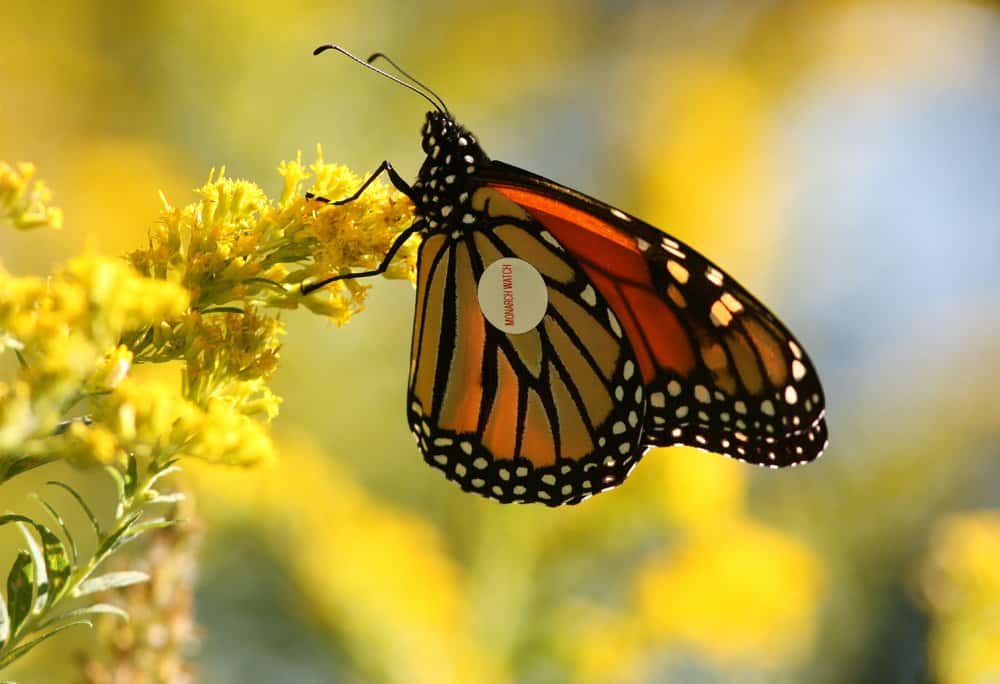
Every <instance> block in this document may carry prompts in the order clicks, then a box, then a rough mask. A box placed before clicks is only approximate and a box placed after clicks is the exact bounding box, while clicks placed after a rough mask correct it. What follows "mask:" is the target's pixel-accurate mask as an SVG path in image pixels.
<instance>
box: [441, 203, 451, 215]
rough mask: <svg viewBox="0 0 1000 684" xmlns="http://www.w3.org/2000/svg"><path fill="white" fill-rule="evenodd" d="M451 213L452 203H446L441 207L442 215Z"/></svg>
mask: <svg viewBox="0 0 1000 684" xmlns="http://www.w3.org/2000/svg"><path fill="white" fill-rule="evenodd" d="M450 213H451V205H450V204H446V205H445V206H443V207H441V215H442V216H448V214H450Z"/></svg>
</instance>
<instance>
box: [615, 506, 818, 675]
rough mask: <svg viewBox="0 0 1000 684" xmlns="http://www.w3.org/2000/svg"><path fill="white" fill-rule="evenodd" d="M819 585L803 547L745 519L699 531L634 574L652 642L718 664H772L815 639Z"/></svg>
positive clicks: (798, 654) (802, 650)
mask: <svg viewBox="0 0 1000 684" xmlns="http://www.w3.org/2000/svg"><path fill="white" fill-rule="evenodd" d="M821 587H822V575H821V571H820V567H819V564H818V562H817V561H816V559H815V558H814V556H813V554H812V553H811V552H810V551H809V549H808V548H806V547H805V546H803V545H801V544H799V543H798V542H796V541H794V540H793V539H791V538H789V537H787V536H785V535H784V534H782V533H780V532H777V531H774V530H770V529H768V528H766V527H763V526H761V525H758V524H756V523H753V522H750V521H748V520H739V521H732V522H730V523H729V524H725V525H720V526H718V527H716V528H714V529H712V530H710V531H703V532H698V533H695V534H693V535H691V536H690V537H689V538H687V539H685V540H682V541H681V542H680V543H679V544H678V546H677V547H676V548H674V549H671V550H670V551H668V552H666V553H664V554H663V555H661V556H659V557H656V558H653V559H651V560H650V561H649V562H647V563H646V564H645V565H644V566H643V567H642V568H641V569H640V571H639V573H638V574H637V576H636V578H635V584H634V591H635V597H634V599H635V605H636V610H637V612H638V619H639V620H640V623H641V625H642V628H643V630H644V633H645V635H646V638H647V639H650V640H651V642H652V643H672V644H679V645H684V646H687V647H689V648H692V649H695V650H696V651H698V652H700V653H702V654H704V655H705V656H707V657H709V658H710V659H712V660H714V661H716V662H718V663H719V664H720V665H731V664H741V663H742V664H752V665H757V666H760V667H777V666H779V665H784V664H787V663H789V662H795V661H797V660H798V659H800V658H801V657H802V656H803V655H805V654H806V653H807V652H808V649H809V647H810V646H811V645H812V637H813V631H814V630H813V621H814V614H815V611H816V608H817V603H818V600H819V596H820V590H821Z"/></svg>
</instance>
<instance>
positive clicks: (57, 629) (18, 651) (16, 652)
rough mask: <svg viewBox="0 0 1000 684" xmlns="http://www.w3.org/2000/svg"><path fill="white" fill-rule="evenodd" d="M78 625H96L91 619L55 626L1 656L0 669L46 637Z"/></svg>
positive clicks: (48, 637)
mask: <svg viewBox="0 0 1000 684" xmlns="http://www.w3.org/2000/svg"><path fill="white" fill-rule="evenodd" d="M76 625H87V626H88V627H93V626H94V625H93V623H91V622H90V620H77V621H76V622H69V623H67V624H65V625H59V626H58V627H54V628H53V629H52V630H51V631H50V632H48V633H46V634H43V635H41V636H40V637H36V638H35V639H32V640H31V641H28V642H26V643H23V644H21V645H20V646H18V647H17V648H12V649H11V650H10V652H9V653H8V654H7V655H5V656H4V657H3V658H0V669H3V668H5V667H7V666H8V665H10V664H11V663H12V662H14V661H15V660H17V659H18V658H20V657H21V656H23V655H24V654H25V653H27V652H28V651H30V650H31V649H33V648H34V647H35V646H37V645H38V644H40V643H42V642H43V641H45V640H46V639H51V638H52V637H54V636H55V635H56V634H58V633H59V632H62V631H63V630H66V629H69V628H70V627H75V626H76Z"/></svg>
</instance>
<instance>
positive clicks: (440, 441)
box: [434, 437, 452, 446]
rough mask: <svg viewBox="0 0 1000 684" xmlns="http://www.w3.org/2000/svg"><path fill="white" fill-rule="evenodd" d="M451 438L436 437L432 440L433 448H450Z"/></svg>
mask: <svg viewBox="0 0 1000 684" xmlns="http://www.w3.org/2000/svg"><path fill="white" fill-rule="evenodd" d="M451 441H452V440H451V437H438V438H437V439H435V440H434V446H451Z"/></svg>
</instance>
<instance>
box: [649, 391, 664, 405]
mask: <svg viewBox="0 0 1000 684" xmlns="http://www.w3.org/2000/svg"><path fill="white" fill-rule="evenodd" d="M649 403H650V404H652V405H653V406H655V407H656V408H663V407H664V406H666V405H667V398H666V397H665V396H663V392H653V393H652V394H650V395H649Z"/></svg>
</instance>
